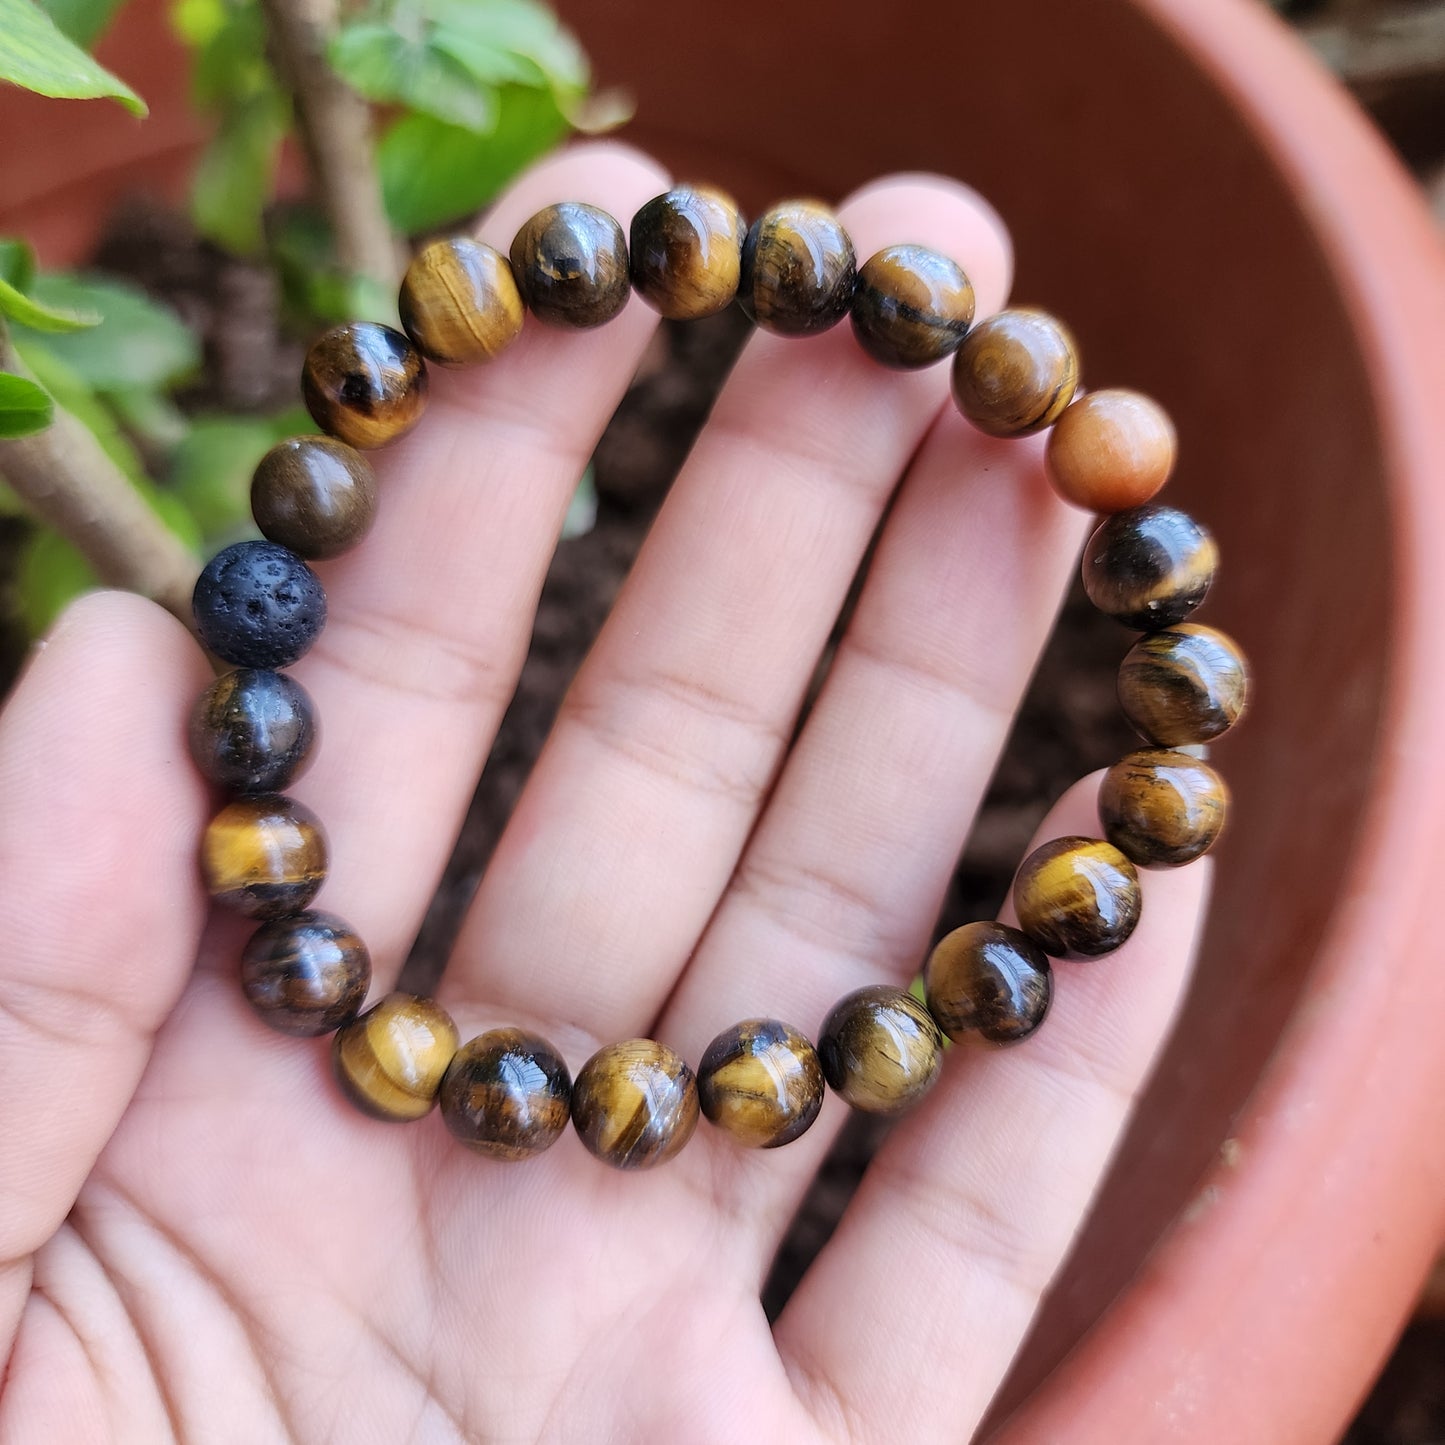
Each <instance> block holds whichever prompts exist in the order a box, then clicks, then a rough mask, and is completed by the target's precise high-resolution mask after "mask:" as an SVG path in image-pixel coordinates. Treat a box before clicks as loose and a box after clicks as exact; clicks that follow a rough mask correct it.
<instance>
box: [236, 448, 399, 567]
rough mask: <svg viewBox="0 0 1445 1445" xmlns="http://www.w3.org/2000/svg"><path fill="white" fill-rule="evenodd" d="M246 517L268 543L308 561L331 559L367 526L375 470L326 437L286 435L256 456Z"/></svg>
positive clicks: (373, 498) (372, 515) (353, 451)
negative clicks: (267, 450) (286, 548)
mask: <svg viewBox="0 0 1445 1445" xmlns="http://www.w3.org/2000/svg"><path fill="white" fill-rule="evenodd" d="M251 515H252V516H253V517H255V519H256V525H257V526H258V527H259V528H260V529H261V531H262V532H263V533H264V534H265V535H266V536H267V537H269V538H270V539H271V540H272V541H273V542H279V543H280V544H281V545H282V546H283V547H289V548H290V549H291V550H292V551H293V552H295V553H296V554H297V555H298V556H301V557H306V558H309V559H311V560H313V561H316V560H320V559H322V558H326V557H337V556H339V555H340V554H341V553H342V552H345V551H346V550H347V549H348V548H349V547H354V546H355V545H356V544H357V543H358V542H359V541H361V539H362V538H363V537H364V536H366V534H367V533H368V532H369V531H370V530H371V523H372V520H373V519H374V518H375V516H376V473H375V472H374V471H372V469H371V463H370V462H369V461H367V460H366V458H365V457H364V456H362V455H361V453H360V452H359V451H357V450H356V449H355V448H354V447H349V446H347V445H346V443H345V442H339V441H336V440H334V439H333V438H331V437H291V438H289V439H288V440H286V441H284V442H281V443H279V444H278V445H277V446H274V447H272V448H271V450H270V451H269V452H267V453H266V455H265V456H264V457H262V458H261V461H260V463H259V465H258V466H257V467H256V472H255V475H254V476H253V477H252V478H251Z"/></svg>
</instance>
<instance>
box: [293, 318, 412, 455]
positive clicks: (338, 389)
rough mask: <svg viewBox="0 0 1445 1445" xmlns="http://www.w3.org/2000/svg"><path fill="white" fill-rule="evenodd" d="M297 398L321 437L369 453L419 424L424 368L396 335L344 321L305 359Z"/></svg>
mask: <svg viewBox="0 0 1445 1445" xmlns="http://www.w3.org/2000/svg"><path fill="white" fill-rule="evenodd" d="M301 392H302V395H303V396H304V397H305V399H306V409H307V411H309V412H310V413H311V415H312V417H313V419H314V420H315V422H316V425H317V426H319V427H320V428H321V430H322V431H324V432H330V434H331V435H332V436H334V437H339V438H340V439H341V440H342V441H344V442H346V443H348V444H349V445H350V446H354V447H362V448H363V449H365V450H368V451H369V450H371V449H372V448H374V447H384V446H386V445H387V444H388V443H389V442H394V441H397V440H398V439H399V438H401V437H404V436H405V435H406V434H407V432H409V431H410V430H411V429H412V427H414V426H415V425H416V424H417V422H419V421H420V420H421V417H422V413H423V412H424V411H425V410H426V396H427V375H426V366H425V364H424V363H423V362H422V359H421V353H420V352H419V351H418V350H417V349H416V347H414V346H413V345H412V344H411V342H410V341H408V340H407V338H406V337H405V336H403V335H402V334H401V332H400V331H393V330H392V329H391V327H390V326H381V325H379V324H378V323H376V322H374V321H350V322H347V324H346V325H344V326H335V327H333V328H332V329H331V330H330V331H328V332H327V333H326V334H325V335H324V336H322V337H321V338H320V339H319V340H317V341H316V343H315V344H314V345H313V346H312V348H311V350H310V351H308V352H307V353H306V364H305V366H304V367H303V368H302V370H301Z"/></svg>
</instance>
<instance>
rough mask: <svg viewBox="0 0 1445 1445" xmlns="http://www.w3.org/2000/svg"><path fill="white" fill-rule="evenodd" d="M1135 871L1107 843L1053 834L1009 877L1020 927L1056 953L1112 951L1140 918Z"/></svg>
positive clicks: (1078, 954) (1076, 955)
mask: <svg viewBox="0 0 1445 1445" xmlns="http://www.w3.org/2000/svg"><path fill="white" fill-rule="evenodd" d="M1140 902H1141V900H1140V895H1139V875H1138V874H1137V873H1136V872H1135V871H1134V865H1133V864H1132V863H1131V862H1130V861H1129V860H1128V859H1127V858H1126V857H1125V856H1124V855H1123V854H1122V853H1121V852H1120V851H1119V850H1118V849H1117V848H1116V847H1114V845H1113V844H1112V843H1105V842H1103V841H1101V840H1100V839H1097V838H1055V839H1054V840H1053V842H1051V843H1045V844H1043V846H1042V847H1039V848H1035V849H1034V851H1033V852H1032V853H1030V854H1029V856H1028V857H1027V858H1025V859H1024V861H1023V862H1022V863H1021V864H1020V865H1019V871H1018V876H1017V877H1016V878H1015V879H1014V908H1015V909H1016V910H1017V911H1018V916H1019V927H1020V928H1022V929H1023V931H1024V932H1025V933H1026V934H1028V936H1029V937H1030V938H1031V939H1032V940H1033V941H1034V942H1035V943H1036V944H1037V945H1038V946H1039V947H1040V948H1042V949H1043V950H1044V952H1045V953H1051V954H1053V955H1054V957H1055V958H1094V957H1096V956H1097V955H1099V954H1101V953H1111V952H1113V950H1114V949H1116V948H1118V946H1119V945H1120V944H1121V943H1123V942H1124V940H1125V939H1126V938H1128V937H1129V935H1130V934H1131V933H1133V931H1134V927H1135V925H1136V924H1137V923H1138V922H1139V910H1140Z"/></svg>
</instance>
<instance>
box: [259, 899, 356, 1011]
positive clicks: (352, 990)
mask: <svg viewBox="0 0 1445 1445" xmlns="http://www.w3.org/2000/svg"><path fill="white" fill-rule="evenodd" d="M370 984H371V955H370V954H368V953H367V951H366V945H365V944H364V943H363V942H362V941H361V939H360V938H358V937H357V936H356V934H355V932H354V931H353V930H352V928H351V926H350V925H349V924H347V923H344V922H342V920H341V919H339V918H337V917H336V915H335V914H334V913H322V912H321V911H320V910H319V909H318V910H313V911H310V912H306V913H295V914H292V915H291V916H290V917H288V918H278V919H276V920H275V921H274V922H272V923H267V924H264V925H263V926H262V927H260V928H258V929H257V930H256V931H255V933H253V934H252V935H251V938H250V940H249V942H248V943H247V944H246V947H245V948H244V950H242V953H241V991H242V992H243V993H244V994H245V995H246V1001H247V1003H249V1004H250V1005H251V1007H252V1008H253V1009H255V1010H256V1013H257V1015H258V1016H259V1017H260V1019H261V1021H262V1022H263V1023H265V1024H267V1025H268V1026H269V1027H271V1028H273V1029H275V1030H276V1031H277V1032H278V1033H283V1034H293V1035H295V1036H296V1037H298V1038H316V1037H318V1036H319V1035H321V1034H329V1033H330V1032H331V1031H332V1030H333V1029H338V1028H340V1027H341V1025H342V1024H344V1023H348V1022H349V1021H350V1020H351V1019H353V1018H355V1017H356V1011H357V1010H358V1009H359V1008H360V1007H361V1005H362V1003H363V1002H364V1001H365V999H366V990H367V988H368V987H369V986H370Z"/></svg>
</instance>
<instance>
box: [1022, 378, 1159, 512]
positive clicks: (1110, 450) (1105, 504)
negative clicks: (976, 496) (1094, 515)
mask: <svg viewBox="0 0 1445 1445" xmlns="http://www.w3.org/2000/svg"><path fill="white" fill-rule="evenodd" d="M1177 450H1178V437H1177V436H1176V435H1175V432H1174V423H1173V422H1172V421H1170V420H1169V414H1168V413H1167V412H1166V411H1165V410H1164V408H1163V407H1162V406H1160V405H1159V403H1158V402H1157V401H1151V400H1150V398H1149V397H1147V396H1143V395H1141V394H1140V393H1139V392H1137V391H1126V390H1124V389H1123V388H1122V387H1116V388H1113V389H1111V390H1107V391H1093V392H1090V393H1089V395H1088V396H1081V397H1080V398H1079V399H1078V400H1077V401H1075V402H1073V403H1072V404H1071V405H1070V406H1069V407H1068V409H1067V410H1066V411H1065V412H1064V414H1063V415H1062V416H1061V417H1060V418H1059V419H1058V421H1057V422H1055V423H1054V429H1053V431H1052V432H1051V433H1050V434H1049V444H1048V447H1047V449H1046V450H1045V452H1044V463H1045V466H1046V467H1047V469H1048V474H1049V480H1050V481H1051V482H1053V484H1054V490H1055V491H1057V492H1058V494H1059V495H1060V496H1061V497H1063V498H1064V500H1065V501H1067V502H1073V503H1074V504H1075V505H1076V506H1079V507H1086V508H1088V510H1089V511H1091V512H1122V511H1124V510H1125V509H1126V508H1129V507H1138V506H1141V505H1142V504H1143V503H1145V502H1147V501H1148V500H1149V498H1150V497H1152V496H1153V495H1154V494H1155V492H1157V491H1158V490H1159V488H1160V487H1162V486H1163V485H1164V483H1165V482H1167V481H1168V480H1169V473H1170V472H1172V471H1173V470H1174V457H1175V454H1176V452H1177Z"/></svg>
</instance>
